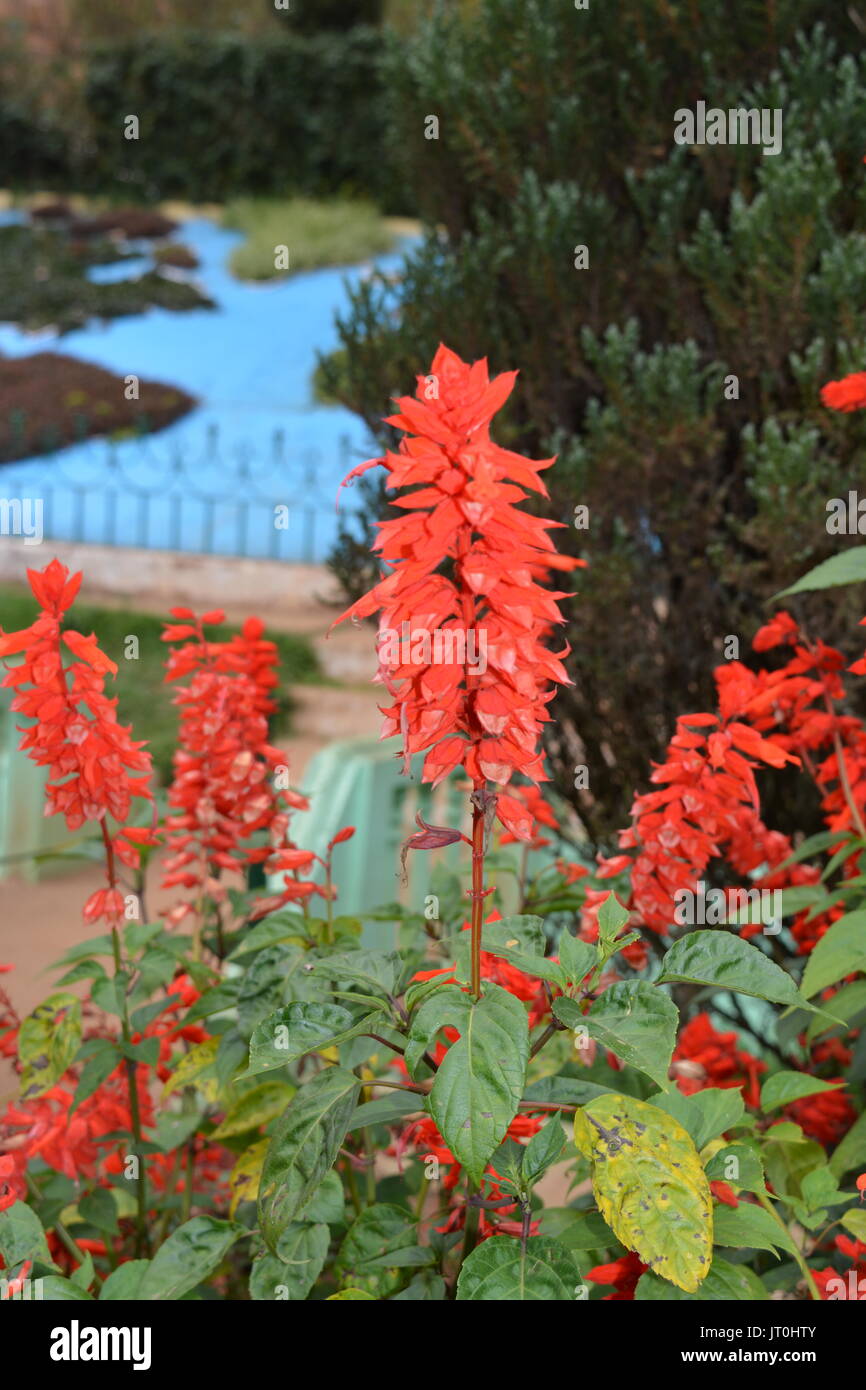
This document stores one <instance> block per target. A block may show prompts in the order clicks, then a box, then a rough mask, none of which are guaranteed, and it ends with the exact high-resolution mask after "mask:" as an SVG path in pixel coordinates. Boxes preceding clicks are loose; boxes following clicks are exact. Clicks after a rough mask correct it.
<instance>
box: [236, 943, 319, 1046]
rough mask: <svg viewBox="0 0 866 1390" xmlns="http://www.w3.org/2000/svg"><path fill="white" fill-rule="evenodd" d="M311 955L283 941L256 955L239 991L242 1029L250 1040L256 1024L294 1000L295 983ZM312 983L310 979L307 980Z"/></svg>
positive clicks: (239, 1019)
mask: <svg viewBox="0 0 866 1390" xmlns="http://www.w3.org/2000/svg"><path fill="white" fill-rule="evenodd" d="M309 959H310V958H309V955H308V953H307V952H306V951H302V950H300V949H299V948H298V947H297V946H290V945H289V944H288V943H286V942H279V943H278V944H277V945H276V946H268V947H267V948H266V949H265V950H263V951H259V952H258V953H257V954H256V955H255V956H253V959H252V961H251V962H250V964H249V965H248V966H247V969H246V974H245V975H244V977H243V979H242V981H241V986H240V989H239V990H238V1001H237V1009H238V1028H239V1030H240V1032H241V1034H242V1035H243V1037H245V1038H249V1037H250V1036H251V1034H252V1033H253V1030H254V1029H255V1027H256V1025H257V1024H259V1023H261V1022H262V1020H263V1019H266V1018H267V1017H268V1014H272V1013H273V1012H274V1010H275V1009H278V1008H279V1007H280V1005H281V1004H284V1003H285V1002H286V1000H287V999H289V998H290V997H291V994H290V988H291V984H292V981H293V980H294V979H296V978H298V977H299V976H300V972H301V969H302V967H303V966H306V965H307V964H308V963H309ZM305 984H309V980H308V979H307V980H305Z"/></svg>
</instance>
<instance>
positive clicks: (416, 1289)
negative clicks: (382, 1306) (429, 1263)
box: [391, 1269, 446, 1303]
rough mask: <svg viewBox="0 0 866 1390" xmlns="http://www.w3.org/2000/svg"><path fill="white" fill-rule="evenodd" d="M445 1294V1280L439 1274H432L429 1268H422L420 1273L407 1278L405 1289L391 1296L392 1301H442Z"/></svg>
mask: <svg viewBox="0 0 866 1390" xmlns="http://www.w3.org/2000/svg"><path fill="white" fill-rule="evenodd" d="M445 1296H446V1290H445V1280H444V1279H443V1278H442V1276H441V1274H434V1273H433V1271H432V1270H431V1269H422V1271H421V1273H420V1274H416V1275H415V1277H414V1278H413V1279H410V1280H409V1283H408V1284H407V1285H406V1287H405V1289H401V1290H400V1292H399V1293H395V1294H394V1295H393V1297H392V1300H391V1301H392V1302H393V1303H410V1302H411V1303H420V1302H422V1301H423V1302H425V1303H442V1302H443V1301H444V1299H445Z"/></svg>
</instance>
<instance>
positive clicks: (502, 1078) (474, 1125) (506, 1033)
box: [419, 984, 529, 1183]
mask: <svg viewBox="0 0 866 1390" xmlns="http://www.w3.org/2000/svg"><path fill="white" fill-rule="evenodd" d="M458 992H460V991H458ZM461 997H462V998H463V999H464V1000H465V1001H466V1004H465V1012H464V1016H463V1020H462V1022H461V1023H460V1025H459V1029H460V1037H459V1038H458V1039H457V1041H456V1042H454V1043H452V1044H451V1046H450V1047H449V1049H448V1051H447V1052H446V1054H445V1057H444V1058H443V1060H442V1063H441V1065H440V1067H439V1070H438V1071H437V1072H436V1075H435V1077H434V1080H433V1088H432V1090H431V1092H430V1098H429V1108H430V1114H431V1115H432V1116H433V1119H434V1120H435V1122H436V1125H437V1126H438V1128H439V1132H440V1133H441V1135H442V1137H443V1138H444V1140H445V1143H446V1144H447V1145H448V1147H449V1149H450V1150H451V1152H452V1153H453V1154H454V1156H455V1158H456V1159H457V1161H458V1163H460V1164H461V1165H462V1167H464V1168H465V1169H466V1171H467V1173H468V1175H469V1177H470V1178H471V1180H472V1181H473V1182H475V1183H480V1182H481V1178H482V1175H483V1173H484V1169H485V1167H486V1166H487V1163H488V1161H489V1159H490V1156H491V1154H492V1153H493V1152H494V1150H495V1149H497V1148H498V1146H499V1145H500V1144H501V1143H502V1140H503V1139H504V1138H505V1132H506V1130H507V1129H508V1126H509V1125H510V1123H511V1121H512V1120H513V1119H514V1116H515V1114H516V1113H517V1105H518V1102H519V1100H520V1098H521V1096H522V1094H523V1087H524V1084H525V1081H526V1066H527V1062H528V1061H529V1028H528V1023H527V1015H526V1010H525V1009H524V1007H523V1005H522V1004H521V1002H520V1000H519V999H515V998H514V996H513V995H511V994H509V993H508V992H507V991H506V990H504V989H501V988H500V987H499V985H490V984H488V985H487V987H486V989H485V991H484V994H483V996H482V998H481V999H480V1000H478V1001H472V1000H470V999H469V996H468V995H462V992H461ZM431 1002H433V1001H432V1000H431ZM424 1007H425V1006H423V1005H422V1010H423V1008H424ZM419 1012H421V1011H420V1010H419Z"/></svg>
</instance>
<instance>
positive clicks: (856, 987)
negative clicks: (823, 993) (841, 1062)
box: [806, 980, 866, 1042]
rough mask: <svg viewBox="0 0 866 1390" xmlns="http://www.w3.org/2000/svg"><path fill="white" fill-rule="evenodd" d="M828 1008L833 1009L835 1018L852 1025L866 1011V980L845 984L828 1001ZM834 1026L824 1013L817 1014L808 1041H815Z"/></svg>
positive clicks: (807, 1037)
mask: <svg viewBox="0 0 866 1390" xmlns="http://www.w3.org/2000/svg"><path fill="white" fill-rule="evenodd" d="M827 1008H828V1009H831V1010H832V1012H833V1015H834V1017H835V1018H838V1019H841V1020H842V1023H843V1024H846V1023H847V1024H848V1025H849V1026H850V1025H851V1024H852V1022H853V1021H854V1020H855V1019H857V1018H858V1016H859V1015H860V1014H862V1013H866V980H852V981H851V983H850V984H847V985H843V986H842V988H841V989H840V990H837V992H836V993H835V994H834V995H833V997H832V999H829V1000H828V1001H827ZM833 1026H834V1025H833V1024H832V1023H830V1022H828V1020H827V1019H825V1018H824V1017H823V1016H822V1015H820V1014H816V1015H815V1017H814V1018H813V1019H812V1020H811V1022H810V1024H809V1028H808V1031H807V1033H806V1041H807V1042H813V1041H814V1040H815V1038H818V1037H820V1036H821V1034H822V1033H826V1032H828V1031H829V1029H831V1028H832V1027H833Z"/></svg>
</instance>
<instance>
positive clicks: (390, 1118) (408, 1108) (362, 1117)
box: [347, 1091, 424, 1134]
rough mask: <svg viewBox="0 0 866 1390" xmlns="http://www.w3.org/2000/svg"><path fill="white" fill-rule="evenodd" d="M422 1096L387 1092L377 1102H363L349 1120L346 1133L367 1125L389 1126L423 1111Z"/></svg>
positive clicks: (406, 1092) (412, 1093)
mask: <svg viewBox="0 0 866 1390" xmlns="http://www.w3.org/2000/svg"><path fill="white" fill-rule="evenodd" d="M423 1099H424V1098H423V1096H419V1095H416V1094H415V1093H414V1092H411V1091H389V1093H388V1095H387V1096H381V1097H380V1098H379V1099H378V1100H368V1101H365V1102H364V1104H363V1105H359V1106H358V1108H357V1110H356V1111H355V1113H354V1115H353V1116H352V1118H351V1120H350V1121H349V1128H348V1130H347V1133H349V1134H352V1133H354V1131H355V1130H356V1129H366V1127H367V1126H368V1125H390V1124H393V1123H394V1122H395V1121H396V1120H402V1119H404V1118H405V1116H406V1115H411V1114H413V1113H415V1112H417V1111H418V1110H421V1109H423Z"/></svg>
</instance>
